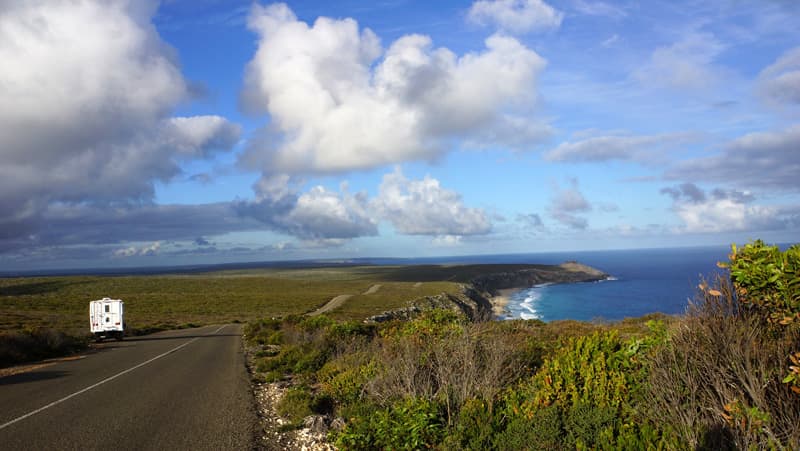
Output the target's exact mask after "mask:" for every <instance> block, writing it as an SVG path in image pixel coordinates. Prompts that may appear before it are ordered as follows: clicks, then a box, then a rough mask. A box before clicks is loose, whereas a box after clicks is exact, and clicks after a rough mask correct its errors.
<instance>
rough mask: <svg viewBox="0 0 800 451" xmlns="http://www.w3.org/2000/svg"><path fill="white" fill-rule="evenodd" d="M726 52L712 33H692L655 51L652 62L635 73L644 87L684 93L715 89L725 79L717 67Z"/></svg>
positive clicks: (635, 76)
mask: <svg viewBox="0 0 800 451" xmlns="http://www.w3.org/2000/svg"><path fill="white" fill-rule="evenodd" d="M724 50H725V45H723V44H722V43H721V42H720V41H719V40H718V39H717V38H716V37H715V36H714V35H713V34H711V33H698V32H694V33H690V34H688V35H686V36H684V37H683V39H681V40H680V41H678V42H676V43H674V44H672V45H669V46H663V47H659V48H657V49H655V50H654V51H653V54H652V55H651V56H650V60H649V61H648V62H647V63H646V64H645V65H644V66H642V67H640V68H638V69H637V70H636V71H634V73H633V77H634V78H635V79H637V80H638V81H639V82H641V83H642V84H644V85H649V86H657V87H666V88H673V89H678V90H684V89H691V90H697V89H703V88H708V87H710V86H713V85H714V84H715V83H716V82H717V81H718V80H720V79H721V78H722V77H723V71H722V69H721V68H720V67H718V66H716V65H715V64H714V61H715V60H716V58H717V56H719V54H721V53H722V52H723V51H724Z"/></svg>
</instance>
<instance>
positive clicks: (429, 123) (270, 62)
mask: <svg viewBox="0 0 800 451" xmlns="http://www.w3.org/2000/svg"><path fill="white" fill-rule="evenodd" d="M248 23H249V27H250V28H251V29H252V30H253V31H255V32H256V33H258V35H259V38H260V39H259V45H258V50H257V52H256V54H255V56H254V57H253V59H252V60H251V61H250V62H249V63H248V65H247V69H246V76H245V85H244V89H243V91H242V94H241V99H242V103H243V104H244V105H245V106H246V107H247V108H248V110H250V111H251V112H254V113H262V114H263V113H267V114H269V117H270V125H269V126H267V127H264V128H263V129H261V130H260V131H259V132H258V134H257V136H256V137H255V138H254V139H253V140H251V142H250V143H249V145H248V147H247V149H246V152H245V154H244V155H243V156H242V158H241V163H242V164H243V165H245V166H247V167H249V168H252V169H257V170H261V171H264V172H265V173H270V174H276V173H286V174H302V173H331V172H346V171H350V170H356V169H366V168H374V167H379V166H382V165H385V164H390V163H398V162H403V161H409V160H430V159H434V158H436V157H438V156H440V155H441V154H443V153H444V152H446V151H448V150H449V149H450V148H451V147H452V146H451V145H448V144H447V142H450V140H452V139H453V138H461V139H465V140H470V139H472V140H473V141H475V142H482V143H484V144H485V142H484V139H485V138H486V137H491V138H492V139H494V138H498V137H499V138H500V140H501V141H503V140H505V141H507V142H514V139H516V136H515V135H516V133H518V132H519V131H520V130H527V132H526V133H527V136H529V137H530V138H531V139H536V133H537V132H536V130H544V133H546V132H547V127H543V126H539V127H537V126H535V125H532V124H535V123H536V122H535V121H533V120H531V119H529V118H525V117H524V116H522V113H524V111H523V110H524V109H526V108H530V105H531V104H532V103H533V102H534V101H535V100H536V79H537V76H538V74H539V72H541V70H542V69H543V67H544V65H545V62H544V60H543V59H542V58H541V57H539V55H537V54H536V53H535V52H534V51H532V50H530V49H528V48H526V47H525V46H523V45H522V44H521V43H519V42H518V41H517V40H515V39H513V38H511V37H507V36H500V35H495V36H491V37H489V38H488V39H487V40H486V49H485V50H483V51H482V52H477V53H467V54H465V55H461V56H458V55H456V54H454V53H453V52H451V51H450V50H448V49H446V48H434V47H433V45H432V42H431V39H430V38H429V37H427V36H421V35H406V36H403V37H401V38H399V39H398V40H397V41H395V42H393V43H392V44H391V45H390V46H389V48H388V49H387V50H386V51H383V49H382V48H381V46H380V43H379V41H378V38H377V37H376V36H375V35H374V34H373V33H372V32H371V31H370V30H368V29H365V30H363V31H359V28H358V24H357V23H356V22H355V21H354V20H352V19H343V20H336V19H330V18H325V17H321V18H319V19H317V20H316V21H315V22H314V24H313V25H311V26H309V25H307V24H306V23H304V22H301V21H298V20H297V18H296V17H295V16H294V14H293V13H292V11H291V10H290V9H289V8H288V7H287V6H286V5H284V4H277V5H270V6H267V7H262V6H259V5H255V6H254V7H253V10H252V11H251V14H250V18H249V22H248ZM509 124H513V126H510V125H509ZM498 135H499V136H498ZM540 135H541V134H540ZM482 138H484V139H482ZM539 138H541V136H539Z"/></svg>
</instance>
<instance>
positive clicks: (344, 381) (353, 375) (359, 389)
mask: <svg viewBox="0 0 800 451" xmlns="http://www.w3.org/2000/svg"><path fill="white" fill-rule="evenodd" d="M348 360H349V359H347V358H346V357H345V358H340V359H336V360H332V361H330V362H328V363H326V364H325V366H323V367H322V368H321V369H320V370H319V372H318V373H317V377H318V380H319V382H320V385H321V388H322V391H323V392H324V393H326V394H329V395H330V396H331V397H332V398H333V399H335V400H336V402H338V403H340V404H349V403H353V402H356V401H358V400H359V399H361V396H362V393H363V392H364V385H365V384H366V383H367V382H369V381H370V380H371V379H372V378H373V377H375V373H376V371H377V365H376V364H375V362H374V361H369V362H368V363H366V364H361V365H359V364H357V363H351V362H349V361H348Z"/></svg>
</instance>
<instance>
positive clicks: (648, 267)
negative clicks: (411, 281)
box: [505, 246, 730, 321]
mask: <svg viewBox="0 0 800 451" xmlns="http://www.w3.org/2000/svg"><path fill="white" fill-rule="evenodd" d="M729 252H730V248H729V247H727V246H716V247H696V248H672V249H637V250H616V251H593V252H565V253H547V254H529V255H524V256H523V255H519V256H515V258H513V260H514V261H515V262H529V263H546V264H558V263H562V262H564V261H566V260H577V261H579V262H581V263H585V264H587V265H590V266H593V267H595V268H598V269H600V270H602V271H604V272H606V273H608V274H610V275H611V278H610V279H609V280H606V281H601V282H593V283H576V284H558V285H545V286H536V287H529V288H527V289H524V290H521V291H519V292H517V293H515V294H513V295H512V296H511V297H510V301H509V304H508V307H507V309H508V314H507V315H505V318H506V319H516V318H523V319H541V320H543V321H553V320H559V319H575V320H582V321H590V320H612V321H613V320H620V319H623V318H626V317H636V316H642V315H645V314H647V313H653V312H662V313H667V314H680V313H684V312H685V310H686V307H687V306H688V303H689V300H690V299H691V298H693V297H694V296H695V294H696V293H697V285H698V284H699V282H700V280H701V278H702V277H707V278H710V276H712V275H713V274H715V273H719V272H722V271H723V270H722V269H720V268H718V267H717V265H716V263H717V262H719V261H727V260H728V253H729ZM505 257H506V261H507V262H510V261H508V260H509V257H510V256H505Z"/></svg>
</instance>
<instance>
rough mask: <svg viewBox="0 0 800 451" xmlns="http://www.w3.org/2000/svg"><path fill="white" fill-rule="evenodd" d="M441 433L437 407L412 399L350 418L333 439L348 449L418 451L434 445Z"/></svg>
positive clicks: (428, 401) (440, 437) (440, 438)
mask: <svg viewBox="0 0 800 451" xmlns="http://www.w3.org/2000/svg"><path fill="white" fill-rule="evenodd" d="M443 433H444V427H443V425H442V417H441V412H440V407H439V406H438V405H437V404H436V403H434V402H432V401H430V400H426V399H413V398H412V399H407V400H404V401H402V402H400V403H398V404H396V405H393V406H391V407H389V408H385V409H378V410H373V411H368V412H367V413H366V415H360V416H357V417H352V418H350V419H349V421H348V423H347V425H346V426H345V428H344V430H343V431H342V432H340V433H338V434H337V435H336V438H335V439H336V446H338V447H339V448H341V449H348V450H375V449H383V450H417V449H423V448H432V447H434V446H436V445H437V444H439V443H440V442H441V440H442V438H443Z"/></svg>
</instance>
